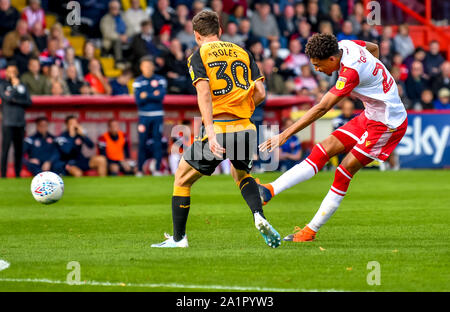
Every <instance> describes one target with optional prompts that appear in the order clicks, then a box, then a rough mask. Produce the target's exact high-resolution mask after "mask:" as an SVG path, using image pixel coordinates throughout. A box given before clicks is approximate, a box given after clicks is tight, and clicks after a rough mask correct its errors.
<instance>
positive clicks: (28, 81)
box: [20, 57, 50, 95]
mask: <svg viewBox="0 0 450 312" xmlns="http://www.w3.org/2000/svg"><path fill="white" fill-rule="evenodd" d="M20 80H21V81H22V83H23V84H24V85H25V86H26V87H27V89H28V91H29V92H30V94H31V95H44V94H46V91H47V90H48V88H50V87H49V86H50V82H49V80H48V79H47V77H46V76H44V75H42V74H41V64H40V63H39V59H38V58H37V57H32V58H30V60H29V61H28V71H27V72H26V73H24V74H23V75H22V76H21V77H20Z"/></svg>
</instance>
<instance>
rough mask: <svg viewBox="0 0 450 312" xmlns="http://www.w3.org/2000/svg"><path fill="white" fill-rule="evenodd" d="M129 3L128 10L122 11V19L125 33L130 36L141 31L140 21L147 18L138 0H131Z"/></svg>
mask: <svg viewBox="0 0 450 312" xmlns="http://www.w3.org/2000/svg"><path fill="white" fill-rule="evenodd" d="M130 2H131V5H130V8H129V9H128V10H126V11H125V13H123V20H124V21H125V24H126V26H127V31H126V35H127V37H128V38H132V37H133V36H135V35H137V34H138V33H139V32H140V31H141V23H142V22H143V21H145V20H147V19H148V15H147V14H146V13H145V11H144V10H143V9H142V8H141V1H140V0H131V1H130Z"/></svg>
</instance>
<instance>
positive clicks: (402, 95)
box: [362, 84, 419, 109]
mask: <svg viewBox="0 0 450 312" xmlns="http://www.w3.org/2000/svg"><path fill="white" fill-rule="evenodd" d="M397 89H398V95H399V97H400V100H401V101H402V103H403V105H404V106H405V108H406V109H417V107H418V104H419V102H417V101H416V102H414V103H413V102H412V101H411V100H410V99H409V98H408V96H407V95H406V92H405V91H404V90H405V89H406V87H404V85H403V84H398V85H397ZM362 108H364V107H362Z"/></svg>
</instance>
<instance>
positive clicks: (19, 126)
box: [0, 62, 31, 177]
mask: <svg viewBox="0 0 450 312" xmlns="http://www.w3.org/2000/svg"><path fill="white" fill-rule="evenodd" d="M18 74H19V71H18V70H17V66H16V65H15V64H14V63H11V62H10V63H9V64H8V66H7V67H6V80H3V81H0V98H1V100H2V116H3V121H2V137H3V140H2V156H1V165H2V168H1V174H2V177H6V172H7V167H8V152H9V147H10V146H11V143H13V144H14V170H15V174H16V177H20V170H21V169H22V150H23V139H24V136H25V109H26V108H27V107H28V106H30V105H31V98H30V95H29V93H28V91H27V88H26V87H25V86H24V85H23V84H22V83H21V82H20V80H19V78H17V77H18Z"/></svg>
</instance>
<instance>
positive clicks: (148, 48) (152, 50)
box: [130, 20, 160, 76]
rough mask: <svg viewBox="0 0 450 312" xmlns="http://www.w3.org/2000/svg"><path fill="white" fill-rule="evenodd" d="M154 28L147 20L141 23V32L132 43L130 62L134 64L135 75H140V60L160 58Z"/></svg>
mask: <svg viewBox="0 0 450 312" xmlns="http://www.w3.org/2000/svg"><path fill="white" fill-rule="evenodd" d="M152 34H153V27H152V22H151V21H149V20H147V21H143V22H142V23H141V32H140V33H139V34H137V35H136V36H134V37H133V39H132V41H131V47H130V50H131V51H132V52H131V55H130V62H131V64H133V65H132V66H133V68H132V69H133V73H134V75H136V76H137V75H139V60H140V59H141V58H142V57H144V56H146V55H151V56H153V57H156V56H159V54H160V52H159V50H158V48H157V47H156V43H155V42H154V39H153V36H152Z"/></svg>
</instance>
